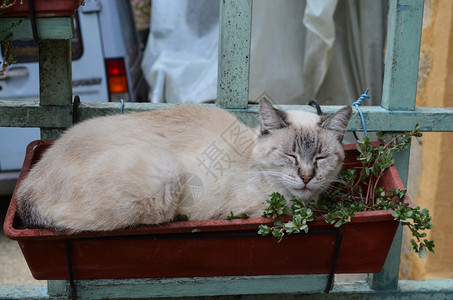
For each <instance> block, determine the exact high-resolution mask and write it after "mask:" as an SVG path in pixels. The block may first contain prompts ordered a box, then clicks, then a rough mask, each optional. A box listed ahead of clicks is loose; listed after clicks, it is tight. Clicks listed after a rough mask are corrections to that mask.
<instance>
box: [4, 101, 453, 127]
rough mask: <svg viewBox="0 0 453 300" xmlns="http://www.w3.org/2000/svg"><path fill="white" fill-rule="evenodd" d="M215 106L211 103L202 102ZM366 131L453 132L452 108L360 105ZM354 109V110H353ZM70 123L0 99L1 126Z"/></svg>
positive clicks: (86, 112)
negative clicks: (391, 108)
mask: <svg viewBox="0 0 453 300" xmlns="http://www.w3.org/2000/svg"><path fill="white" fill-rule="evenodd" d="M204 105H206V106H214V105H213V104H204ZM169 106H171V104H163V103H157V104H153V103H133V102H127V103H125V104H124V113H128V112H137V111H146V110H152V109H163V108H166V107H169ZM120 107H121V105H120V103H114V102H110V103H106V102H104V103H81V104H80V106H79V108H78V109H77V119H78V121H83V120H86V119H89V118H93V117H97V116H105V115H112V114H117V113H120ZM278 107H279V108H280V109H283V110H303V111H311V112H315V110H314V109H313V108H312V107H310V106H308V105H303V106H296V105H279V106H278ZM339 108H340V106H323V108H322V109H323V111H324V113H326V114H330V113H333V112H335V111H336V110H338V109H339ZM361 109H362V111H363V114H364V116H365V122H366V126H367V130H369V131H395V132H398V131H408V130H412V129H414V127H415V124H417V123H418V124H419V125H420V127H421V130H422V131H453V108H442V107H417V108H416V109H415V110H413V111H389V110H386V109H384V108H382V107H380V106H363V107H361ZM231 111H232V112H234V113H235V114H236V115H237V116H238V118H240V119H241V120H242V121H243V122H244V123H246V124H247V125H249V126H253V127H254V126H257V124H258V107H257V105H250V106H249V107H248V108H245V109H234V110H231ZM354 111H355V110H354ZM71 125H72V105H64V106H52V105H50V106H46V107H40V106H39V102H38V101H12V100H0V126H3V127H46V128H49V127H50V128H65V127H69V126H71ZM348 129H349V130H356V131H361V130H362V123H361V121H360V118H359V117H358V115H357V114H356V113H355V115H354V117H353V118H352V120H351V122H350V124H349V127H348Z"/></svg>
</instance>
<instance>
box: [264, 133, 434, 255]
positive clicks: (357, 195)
mask: <svg viewBox="0 0 453 300" xmlns="http://www.w3.org/2000/svg"><path fill="white" fill-rule="evenodd" d="M421 135H422V134H421V132H420V128H419V126H418V125H417V126H416V127H415V129H414V130H413V131H411V132H406V133H402V134H399V135H397V136H395V137H394V138H392V139H391V140H390V141H388V142H387V143H382V144H381V145H377V146H374V147H373V145H372V144H371V142H370V139H369V137H368V136H365V137H364V138H363V140H362V141H359V142H358V144H357V150H358V152H359V156H358V157H357V160H358V161H359V162H360V163H361V167H358V168H351V169H346V170H343V171H342V172H341V173H340V175H339V182H338V183H336V185H335V187H334V188H331V189H329V190H328V191H327V192H326V193H325V194H324V195H323V196H322V197H321V198H320V200H319V201H310V202H309V203H308V204H307V205H304V203H303V202H301V201H300V200H299V199H297V198H293V199H291V200H290V201H289V202H288V201H287V200H286V199H285V197H283V196H282V195H280V194H279V193H273V194H272V195H270V198H269V199H267V200H266V201H267V203H268V204H269V206H268V207H267V208H266V209H265V210H264V213H263V216H264V217H270V218H272V219H273V220H274V222H273V225H272V226H268V225H260V226H259V230H258V233H259V234H260V235H263V236H267V235H273V236H275V237H276V238H278V239H279V240H281V239H282V238H283V236H284V235H285V234H293V233H299V232H305V233H307V232H308V230H309V225H308V223H309V222H311V221H314V220H316V219H317V217H318V216H322V217H323V219H324V220H325V221H326V222H327V223H329V224H333V225H334V226H335V227H340V226H341V225H343V224H345V223H348V222H350V220H351V217H353V216H354V215H355V213H356V212H362V211H370V210H388V209H391V210H393V212H392V216H393V217H394V219H395V220H396V221H398V222H399V223H400V224H401V225H403V226H406V227H407V228H408V229H409V230H410V232H411V234H412V236H413V238H412V239H411V247H412V250H413V251H415V252H416V253H418V255H419V256H420V257H421V258H423V257H426V256H427V254H428V251H429V252H431V253H434V250H433V248H434V247H435V245H434V242H433V241H431V240H428V239H426V236H427V234H426V232H425V230H429V229H431V228H432V226H433V224H432V222H431V221H432V218H431V216H430V215H429V211H428V210H427V209H426V208H425V209H420V207H419V206H415V207H411V206H409V204H408V203H403V202H402V201H401V200H402V199H403V198H404V196H405V195H406V190H400V189H384V188H383V187H380V186H379V180H380V179H381V178H382V176H383V175H384V171H385V170H386V169H388V168H389V167H390V166H392V165H393V163H394V160H393V156H392V154H393V153H395V152H399V151H402V150H406V149H408V148H409V147H410V143H411V139H412V137H421ZM379 137H380V140H381V141H383V140H382V135H379ZM287 215H292V219H291V220H290V221H288V222H283V221H281V218H280V217H281V216H287Z"/></svg>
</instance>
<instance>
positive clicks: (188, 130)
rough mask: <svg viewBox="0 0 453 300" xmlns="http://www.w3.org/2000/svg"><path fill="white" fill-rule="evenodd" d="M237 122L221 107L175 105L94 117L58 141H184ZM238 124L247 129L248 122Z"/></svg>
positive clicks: (207, 134)
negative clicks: (150, 139)
mask: <svg viewBox="0 0 453 300" xmlns="http://www.w3.org/2000/svg"><path fill="white" fill-rule="evenodd" d="M236 123H238V121H237V119H236V118H235V117H234V116H233V115H232V114H230V113H229V112H227V111H226V110H223V109H220V108H216V107H208V106H201V105H175V106H174V107H171V108H166V109H158V110H151V111H146V112H139V113H129V114H124V115H113V116H106V117H99V118H93V119H90V120H87V121H84V122H82V123H80V124H78V125H76V126H74V127H73V128H71V129H69V130H68V131H67V132H66V133H65V134H64V135H63V136H62V137H61V138H60V140H59V143H60V144H64V143H74V145H73V147H76V148H77V145H78V144H80V143H93V144H98V145H99V144H101V143H107V144H117V143H121V141H123V142H125V141H128V140H129V141H131V142H134V141H135V142H137V141H147V140H148V139H149V138H153V139H156V138H157V139H160V142H162V143H165V142H170V143H177V144H184V143H190V142H193V141H194V140H195V141H197V140H198V141H199V140H200V139H201V138H202V137H205V138H206V137H208V138H209V137H210V136H218V135H220V134H223V133H224V132H225V130H226V129H228V128H229V127H230V126H231V125H232V124H236ZM238 126H240V127H241V128H243V130H245V129H246V127H245V125H242V124H238ZM60 141H61V142H60ZM85 147H86V145H85ZM73 149H74V148H73Z"/></svg>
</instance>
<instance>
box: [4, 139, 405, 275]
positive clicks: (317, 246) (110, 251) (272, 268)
mask: <svg viewBox="0 0 453 300" xmlns="http://www.w3.org/2000/svg"><path fill="white" fill-rule="evenodd" d="M49 144H50V142H46V141H44V142H40V141H36V142H33V143H31V144H30V145H29V146H28V148H27V155H26V158H25V161H24V165H23V168H22V171H21V174H20V177H19V181H18V185H20V182H21V180H22V179H23V178H24V177H25V176H26V175H27V172H28V170H29V169H30V167H31V166H32V165H33V163H34V162H36V161H37V160H38V159H39V157H40V156H41V154H42V153H43V152H44V151H45V150H46V149H47V148H48V147H49ZM345 149H346V153H347V156H346V162H345V167H346V168H351V167H354V166H357V162H356V157H357V151H356V150H355V145H348V146H346V147H345ZM382 185H384V186H387V187H389V188H400V189H402V188H404V187H403V185H402V183H401V180H400V178H399V175H398V173H397V171H396V168H395V167H394V166H392V167H391V168H390V169H389V170H387V172H386V174H385V175H384V177H383V179H382ZM405 201H409V199H408V198H407V199H405ZM271 223H272V221H271V219H267V218H258V219H247V220H231V221H228V220H210V221H187V222H172V223H168V224H163V225H158V226H139V227H137V228H133V229H126V230H116V231H111V232H102V233H99V232H96V233H93V232H85V233H80V234H59V233H56V232H54V231H50V230H46V229H21V224H20V219H19V217H18V215H17V213H16V197H15V195H13V198H12V200H11V204H10V207H9V209H8V212H7V216H6V219H5V223H4V231H5V234H6V235H7V236H8V237H9V238H11V239H14V240H17V241H18V243H19V245H20V248H21V250H22V253H23V254H24V256H25V259H26V261H27V263H28V266H29V268H30V270H31V273H32V274H33V276H34V277H35V278H36V279H48V280H51V279H68V278H69V277H68V274H69V273H68V272H69V269H68V258H70V259H71V264H70V265H71V266H72V272H73V276H74V278H75V279H100V278H158V277H187V276H189V277H192V276H242V275H271V274H274V275H277V274H324V273H325V274H327V273H329V272H330V271H331V267H332V263H333V257H334V251H335V245H338V246H340V247H339V255H338V257H337V258H338V260H337V263H336V267H335V273H368V272H370V273H375V272H379V271H381V269H382V266H383V264H384V261H385V259H386V257H387V253H388V250H389V248H390V245H391V243H392V240H393V237H394V235H395V232H396V229H397V226H398V223H397V222H396V221H394V220H393V217H392V216H391V211H373V212H363V213H357V214H356V216H355V217H353V218H352V221H351V223H348V224H345V225H343V226H341V227H340V228H339V229H336V228H334V227H333V226H331V225H328V224H326V223H325V221H324V220H322V219H320V220H317V221H315V222H312V223H310V224H309V227H310V233H311V234H309V235H303V234H299V235H289V236H285V237H284V238H283V240H282V241H281V242H280V243H278V242H277V239H276V238H274V237H261V236H258V235H257V234H256V233H257V231H258V226H259V225H260V224H269V225H270V224H271ZM326 230H328V231H327V232H325V231H326ZM338 232H341V234H342V242H341V244H339V240H338V235H337V234H338ZM336 233H337V234H336ZM67 250H70V251H69V252H68V251H67ZM68 254H69V256H70V257H68Z"/></svg>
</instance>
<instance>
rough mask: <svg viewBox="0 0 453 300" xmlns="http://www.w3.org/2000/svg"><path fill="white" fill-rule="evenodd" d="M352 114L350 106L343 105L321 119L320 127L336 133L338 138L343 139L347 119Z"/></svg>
mask: <svg viewBox="0 0 453 300" xmlns="http://www.w3.org/2000/svg"><path fill="white" fill-rule="evenodd" d="M351 116H352V107H351V106H345V107H343V108H341V109H340V110H338V111H337V112H335V113H333V114H331V115H328V116H325V117H323V118H322V119H321V123H320V125H321V127H322V128H325V129H328V130H331V131H334V132H336V133H338V139H339V140H340V141H341V140H342V139H343V136H344V133H345V131H346V128H347V127H348V123H349V120H350V119H351Z"/></svg>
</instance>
